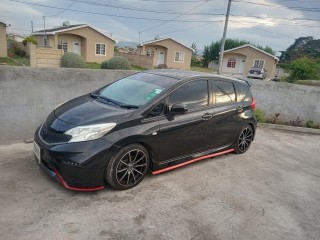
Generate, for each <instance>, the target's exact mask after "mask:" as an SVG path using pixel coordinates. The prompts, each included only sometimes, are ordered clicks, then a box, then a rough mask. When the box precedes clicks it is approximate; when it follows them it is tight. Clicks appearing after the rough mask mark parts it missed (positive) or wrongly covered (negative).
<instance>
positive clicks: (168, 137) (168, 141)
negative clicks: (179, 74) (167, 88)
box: [157, 80, 214, 162]
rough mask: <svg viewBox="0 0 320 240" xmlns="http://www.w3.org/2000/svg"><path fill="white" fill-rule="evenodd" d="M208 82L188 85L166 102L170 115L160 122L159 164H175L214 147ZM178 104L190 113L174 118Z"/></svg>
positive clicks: (201, 81) (203, 81)
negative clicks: (166, 162) (186, 156)
mask: <svg viewBox="0 0 320 240" xmlns="http://www.w3.org/2000/svg"><path fill="white" fill-rule="evenodd" d="M208 84H209V82H208V81H207V80H196V81H192V82H188V83H186V84H184V85H182V86H181V87H179V88H178V89H176V90H174V91H173V92H172V93H171V94H170V95H169V96H168V98H167V99H166V105H167V109H168V110H167V113H166V114H165V115H163V116H161V117H160V118H159V132H158V136H157V138H158V143H159V154H158V159H157V161H158V162H162V161H166V160H174V159H175V158H179V157H182V156H185V155H188V154H191V153H195V152H200V151H204V150H207V149H209V148H211V147H212V140H213V139H212V131H213V115H214V112H213V109H212V107H210V103H211V100H210V99H211V93H210V94H209V91H208ZM174 104H182V105H185V106H186V107H187V109H188V112H186V113H182V114H175V115H173V114H172V113H171V112H170V109H171V108H172V106H173V105H174Z"/></svg>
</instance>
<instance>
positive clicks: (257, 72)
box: [248, 68, 267, 79]
mask: <svg viewBox="0 0 320 240" xmlns="http://www.w3.org/2000/svg"><path fill="white" fill-rule="evenodd" d="M266 72H267V70H266V69H265V68H251V69H250V70H249V72H248V78H259V79H265V78H266Z"/></svg>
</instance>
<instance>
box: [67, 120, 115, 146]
mask: <svg viewBox="0 0 320 240" xmlns="http://www.w3.org/2000/svg"><path fill="white" fill-rule="evenodd" d="M116 125H117V124H116V123H103V124H94V125H88V126H78V127H75V128H72V129H70V130H68V131H66V132H65V134H68V135H71V136H72V138H71V139H70V140H69V142H85V141H90V140H95V139H98V138H100V137H102V136H103V135H105V134H106V133H107V132H109V131H110V130H111V129H112V128H114V127H115V126H116Z"/></svg>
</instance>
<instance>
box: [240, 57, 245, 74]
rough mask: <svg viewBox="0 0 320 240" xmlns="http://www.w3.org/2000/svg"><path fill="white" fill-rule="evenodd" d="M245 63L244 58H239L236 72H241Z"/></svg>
mask: <svg viewBox="0 0 320 240" xmlns="http://www.w3.org/2000/svg"><path fill="white" fill-rule="evenodd" d="M245 64H246V60H245V59H240V63H239V68H238V73H241V74H243V70H244V65H245Z"/></svg>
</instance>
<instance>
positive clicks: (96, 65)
mask: <svg viewBox="0 0 320 240" xmlns="http://www.w3.org/2000/svg"><path fill="white" fill-rule="evenodd" d="M86 68H88V69H100V68H101V67H100V63H96V62H87V63H86Z"/></svg>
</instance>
